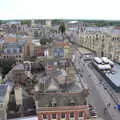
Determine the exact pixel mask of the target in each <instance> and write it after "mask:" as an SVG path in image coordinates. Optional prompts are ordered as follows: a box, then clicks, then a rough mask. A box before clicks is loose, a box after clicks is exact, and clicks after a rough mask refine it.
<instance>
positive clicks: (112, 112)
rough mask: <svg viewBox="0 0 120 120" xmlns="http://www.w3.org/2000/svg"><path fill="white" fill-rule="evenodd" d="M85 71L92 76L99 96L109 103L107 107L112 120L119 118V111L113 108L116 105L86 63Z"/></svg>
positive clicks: (118, 119) (119, 119)
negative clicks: (109, 105)
mask: <svg viewBox="0 0 120 120" xmlns="http://www.w3.org/2000/svg"><path fill="white" fill-rule="evenodd" d="M86 67H87V68H88V69H87V72H88V73H89V74H90V75H91V76H92V78H91V80H93V81H94V84H95V86H96V88H97V90H98V92H99V93H100V96H101V98H103V101H104V103H105V104H106V105H107V104H108V103H111V107H110V108H108V112H109V113H110V115H111V117H112V119H113V120H120V112H119V111H118V110H115V109H114V106H115V105H116V104H115V102H114V101H113V99H112V98H111V96H110V95H109V93H108V92H107V91H106V90H105V88H104V87H103V85H102V84H100V82H99V80H98V78H97V77H96V76H95V74H94V73H93V71H92V70H90V68H89V67H88V66H87V65H86Z"/></svg>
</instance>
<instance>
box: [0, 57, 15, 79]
mask: <svg viewBox="0 0 120 120" xmlns="http://www.w3.org/2000/svg"><path fill="white" fill-rule="evenodd" d="M13 64H15V60H12V59H0V68H1V73H2V76H3V77H4V76H5V75H6V74H7V73H8V72H9V71H10V70H11V69H12V66H13Z"/></svg>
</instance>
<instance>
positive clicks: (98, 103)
mask: <svg viewBox="0 0 120 120" xmlns="http://www.w3.org/2000/svg"><path fill="white" fill-rule="evenodd" d="M74 53H75V62H74V63H75V66H76V68H77V69H79V71H80V74H82V78H83V80H84V82H85V83H87V85H88V88H89V89H90V95H89V97H88V103H89V104H92V105H93V106H95V110H96V112H97V114H98V116H100V117H102V118H103V119H104V120H112V118H111V116H110V114H109V112H108V111H107V112H106V113H104V108H105V106H106V104H105V103H104V101H103V99H104V98H103V97H101V95H100V93H99V91H98V89H97V87H96V85H95V83H94V82H93V81H92V80H91V78H90V76H89V73H88V71H86V64H85V63H84V61H83V59H82V58H81V59H80V54H79V53H78V52H77V50H76V51H75V49H74Z"/></svg>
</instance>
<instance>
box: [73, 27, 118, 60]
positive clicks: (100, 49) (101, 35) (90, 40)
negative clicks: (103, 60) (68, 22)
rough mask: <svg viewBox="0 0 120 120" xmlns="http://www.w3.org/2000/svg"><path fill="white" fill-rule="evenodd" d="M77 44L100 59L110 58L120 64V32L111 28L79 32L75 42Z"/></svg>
mask: <svg viewBox="0 0 120 120" xmlns="http://www.w3.org/2000/svg"><path fill="white" fill-rule="evenodd" d="M89 29H90V28H89ZM74 41H75V42H76V43H78V44H80V45H82V46H83V47H85V48H87V49H89V50H91V51H93V53H94V54H95V55H96V56H98V57H103V56H105V57H108V58H109V59H111V60H114V61H116V62H120V49H119V46H120V30H115V29H112V28H111V31H110V30H109V29H108V31H107V28H105V29H103V28H101V29H100V28H99V30H97V28H96V29H94V30H86V31H84V32H79V34H78V37H77V38H76V39H75V40H74Z"/></svg>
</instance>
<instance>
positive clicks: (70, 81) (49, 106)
mask: <svg viewBox="0 0 120 120" xmlns="http://www.w3.org/2000/svg"><path fill="white" fill-rule="evenodd" d="M71 65H72V64H70V65H67V67H65V68H66V69H64V70H63V69H57V68H56V70H51V71H50V72H49V74H48V77H47V78H46V79H45V80H44V81H42V79H41V84H42V86H43V87H41V88H40V89H39V90H38V91H36V90H35V92H34V96H35V103H36V112H37V115H38V120H46V119H49V120H53V119H54V120H70V119H74V120H78V119H79V120H88V118H89V113H88V112H89V111H88V105H87V96H88V94H89V93H88V89H87V88H85V87H82V83H81V82H78V81H77V78H76V76H75V69H74V67H72V66H71ZM57 66H59V65H57ZM63 68H64V67H63Z"/></svg>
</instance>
